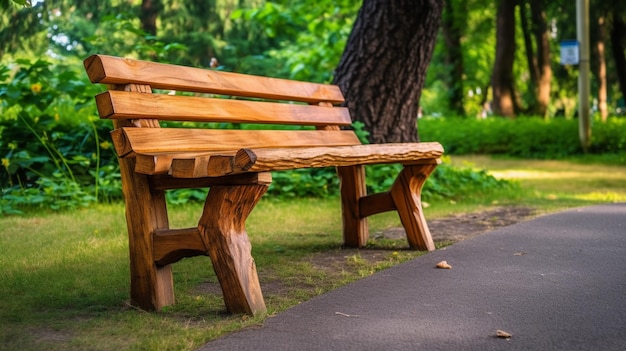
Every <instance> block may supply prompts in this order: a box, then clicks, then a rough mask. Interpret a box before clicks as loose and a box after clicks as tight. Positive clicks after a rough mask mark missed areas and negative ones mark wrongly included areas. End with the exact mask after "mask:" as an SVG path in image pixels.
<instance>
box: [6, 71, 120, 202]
mask: <svg viewBox="0 0 626 351" xmlns="http://www.w3.org/2000/svg"><path fill="white" fill-rule="evenodd" d="M75 69H76V65H70V66H65V65H53V64H52V63H50V62H48V61H44V60H37V61H30V60H17V61H16V62H15V63H14V64H10V65H7V66H4V65H3V66H0V97H1V98H2V100H1V102H0V113H1V115H2V118H1V119H0V158H1V159H2V170H0V186H1V188H2V198H1V200H0V201H1V204H2V205H1V206H0V211H2V212H3V213H7V212H16V211H18V208H20V207H33V206H35V207H37V206H38V207H46V208H51V209H62V208H74V207H77V206H85V205H87V204H88V203H89V202H92V201H97V200H98V198H99V196H101V195H104V196H106V197H109V196H111V197H118V196H119V192H117V191H113V190H112V188H113V186H116V187H118V186H119V182H116V181H115V176H110V175H107V174H105V173H104V171H107V172H108V173H110V172H115V173H118V172H117V169H116V167H115V166H113V165H114V164H117V162H116V160H115V155H114V154H113V152H112V150H111V149H112V148H111V143H110V142H109V141H108V138H109V136H108V132H109V130H110V127H108V126H106V125H105V123H103V122H102V121H100V120H99V119H97V117H95V104H94V103H93V96H94V95H95V94H96V92H97V91H98V89H99V88H98V87H96V86H94V85H93V84H91V83H89V82H87V81H86V77H84V74H82V72H81V73H78V72H77V71H75ZM59 72H60V73H59ZM101 187H103V190H102V191H100V190H101Z"/></svg>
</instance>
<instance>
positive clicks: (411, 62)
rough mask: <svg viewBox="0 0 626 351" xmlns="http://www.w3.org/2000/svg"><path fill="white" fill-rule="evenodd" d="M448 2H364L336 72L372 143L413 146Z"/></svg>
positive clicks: (376, 0)
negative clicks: (426, 81)
mask: <svg viewBox="0 0 626 351" xmlns="http://www.w3.org/2000/svg"><path fill="white" fill-rule="evenodd" d="M442 9H443V0H397V1H384V0H364V1H363V5H362V7H361V9H360V10H359V14H358V15H357V19H356V21H355V23H354V27H353V28H352V33H351V34H350V37H349V38H348V42H347V44H346V48H345V50H344V53H343V55H342V57H341V61H340V62H339V66H338V67H337V70H336V72H335V78H334V83H335V84H337V85H339V86H340V87H341V90H342V91H343V93H344V95H345V97H346V105H347V106H348V108H349V109H350V112H351V114H352V117H353V119H355V120H357V121H361V122H363V124H364V125H365V129H366V130H367V131H368V132H369V133H370V135H369V140H370V142H372V143H385V142H414V141H418V140H419V136H418V134H417V122H416V120H417V111H418V102H419V99H420V95H421V91H422V87H423V85H424V80H425V77H426V69H427V67H428V63H429V62H430V59H431V57H432V52H433V48H434V44H435V40H436V36H437V30H438V28H439V23H440V20H441V11H442Z"/></svg>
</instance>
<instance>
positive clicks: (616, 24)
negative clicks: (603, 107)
mask: <svg viewBox="0 0 626 351" xmlns="http://www.w3.org/2000/svg"><path fill="white" fill-rule="evenodd" d="M625 37H626V25H625V24H624V21H623V19H622V18H621V17H620V14H615V13H614V14H613V28H612V30H611V49H613V50H612V51H613V59H614V60H615V73H616V74H617V80H618V81H619V87H620V90H621V92H622V98H623V99H624V100H625V101H626V55H624V49H625V48H624V38H625Z"/></svg>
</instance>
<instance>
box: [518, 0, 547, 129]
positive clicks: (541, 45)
mask: <svg viewBox="0 0 626 351" xmlns="http://www.w3.org/2000/svg"><path fill="white" fill-rule="evenodd" d="M526 4H527V5H528V6H524V5H526ZM526 4H522V5H521V6H520V18H521V24H522V30H523V33H524V44H525V46H526V57H527V61H528V70H529V72H530V80H531V86H532V90H533V92H532V93H533V96H534V99H533V101H531V104H530V106H529V108H528V110H529V112H531V113H532V114H534V115H538V116H542V117H545V116H546V113H547V112H548V104H549V103H550V83H551V81H552V67H551V61H550V42H549V34H548V23H547V18H546V12H545V11H544V6H543V0H526ZM527 7H529V8H530V19H531V21H530V24H529V21H528V18H527V17H528V14H527V13H526V11H525V10H526V8H527Z"/></svg>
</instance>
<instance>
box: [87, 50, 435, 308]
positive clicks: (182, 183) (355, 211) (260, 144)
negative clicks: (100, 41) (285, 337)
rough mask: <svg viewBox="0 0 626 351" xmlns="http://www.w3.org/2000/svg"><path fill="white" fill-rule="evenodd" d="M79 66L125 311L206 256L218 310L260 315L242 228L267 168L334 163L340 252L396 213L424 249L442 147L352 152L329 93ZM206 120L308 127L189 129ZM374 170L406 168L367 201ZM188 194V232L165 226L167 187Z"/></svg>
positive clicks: (159, 299) (202, 75)
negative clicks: (116, 170)
mask: <svg viewBox="0 0 626 351" xmlns="http://www.w3.org/2000/svg"><path fill="white" fill-rule="evenodd" d="M84 65H85V69H86V71H87V74H88V75H89V78H90V79H91V81H92V82H94V83H103V84H108V85H109V90H108V91H106V92H103V93H101V94H99V95H97V96H96V102H97V106H98V112H99V114H100V117H101V118H108V119H111V120H112V121H113V126H114V130H113V131H112V139H113V142H114V145H115V149H116V151H117V153H118V157H119V162H120V172H121V176H122V185H123V193H124V198H125V201H126V221H127V226H128V234H129V248H130V271H131V303H132V304H133V305H135V306H138V307H140V308H143V309H147V310H159V309H161V308H162V307H164V306H166V305H170V304H173V303H174V289H173V280H172V270H171V264H172V263H175V262H177V261H179V260H180V259H182V258H185V257H191V256H197V255H208V256H210V258H211V261H212V263H213V268H214V270H215V273H216V275H217V278H218V279H219V282H220V285H221V288H222V292H223V295H224V301H225V304H226V308H227V309H228V311H229V312H231V313H248V314H252V315H256V314H259V313H264V312H265V310H266V307H265V302H264V300H263V295H262V293H261V288H260V285H259V280H258V276H257V273H256V267H255V263H254V259H253V258H252V256H251V244H250V241H249V239H248V235H247V233H246V229H245V220H246V218H247V217H248V215H249V214H250V212H251V211H252V209H253V208H254V206H255V205H256V204H257V202H258V201H259V199H260V198H261V196H262V195H263V194H264V193H265V191H266V190H267V188H268V186H269V184H270V183H271V180H272V177H271V173H270V172H273V171H280V170H290V169H297V168H309V167H328V166H332V167H336V169H337V174H338V177H339V178H340V183H341V189H340V192H341V207H342V215H343V240H344V245H345V246H347V247H357V248H358V247H363V246H365V245H366V242H367V240H368V226H367V217H368V216H371V215H373V214H377V213H381V212H385V211H391V210H396V211H397V212H398V214H399V216H400V219H401V222H402V224H403V226H404V228H405V230H406V233H407V238H408V242H409V246H410V247H411V248H412V249H419V250H433V249H434V244H433V241H432V238H431V235H430V232H429V230H428V226H427V225H426V220H425V219H424V216H423V213H422V206H421V198H420V197H421V195H420V193H421V188H422V185H423V184H424V182H425V181H426V178H427V177H428V176H429V175H430V174H431V172H433V170H434V169H435V167H436V166H437V164H439V163H440V157H441V155H442V154H443V148H442V146H441V145H440V144H439V143H405V144H378V145H363V144H361V143H360V142H359V139H358V138H357V136H356V134H355V133H354V132H353V131H352V130H344V129H342V128H343V127H349V126H350V124H351V122H352V121H351V118H350V115H349V113H348V110H347V108H345V107H334V106H333V105H338V104H341V103H342V102H344V99H343V95H342V93H341V91H340V90H339V88H338V87H337V86H333V85H323V84H315V83H307V82H298V81H290V80H284V79H275V78H267V77H258V76H250V75H243V74H235V73H226V72H218V71H213V70H205V69H199V68H191V67H183V66H176V65H168V64H161V63H153V62H146V61H139V60H133V59H125V58H119V57H112V56H104V55H94V56H90V57H89V58H87V59H86V60H85V61H84ZM174 92H176V94H174ZM181 93H182V94H181ZM218 95H219V96H218ZM225 97H227V98H225ZM160 121H168V122H167V123H168V124H171V122H169V121H186V122H187V124H189V123H188V122H196V123H192V124H193V125H194V127H193V128H182V127H180V126H179V127H169V128H166V127H161V125H160V123H159V122H160ZM207 122H228V123H253V124H264V125H274V124H279V125H294V126H309V127H310V128H308V129H307V128H300V129H298V130H275V129H276V128H274V130H272V129H266V130H232V129H229V130H226V129H210V128H199V127H198V125H201V124H203V123H204V124H205V125H206V124H208V123H207ZM164 124H165V123H164ZM216 124H217V123H214V124H213V125H216ZM379 163H401V164H402V165H403V166H404V167H403V170H402V171H401V173H400V174H399V175H398V177H397V179H396V180H395V182H394V183H393V186H391V188H390V190H389V191H388V192H384V193H378V194H371V195H368V194H367V193H366V188H365V171H364V165H369V164H379ZM198 187H209V192H208V195H207V199H206V203H205V206H204V211H203V213H202V215H201V218H200V219H199V222H198V226H197V227H194V228H188V229H170V228H169V224H168V216H167V208H166V201H165V191H166V190H169V189H179V188H198ZM270 220H271V219H270Z"/></svg>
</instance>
